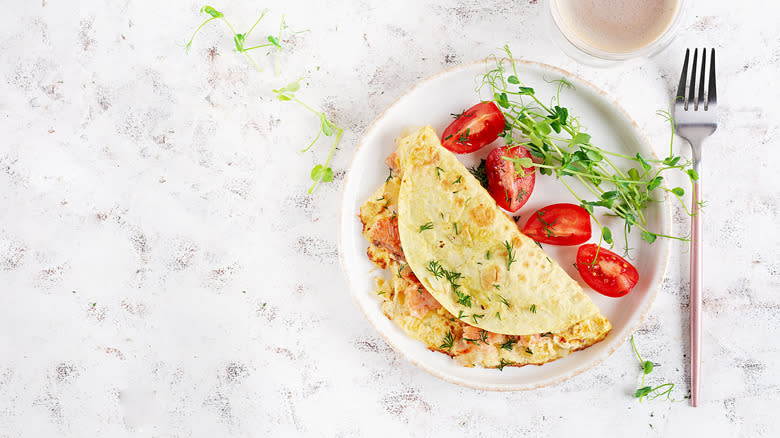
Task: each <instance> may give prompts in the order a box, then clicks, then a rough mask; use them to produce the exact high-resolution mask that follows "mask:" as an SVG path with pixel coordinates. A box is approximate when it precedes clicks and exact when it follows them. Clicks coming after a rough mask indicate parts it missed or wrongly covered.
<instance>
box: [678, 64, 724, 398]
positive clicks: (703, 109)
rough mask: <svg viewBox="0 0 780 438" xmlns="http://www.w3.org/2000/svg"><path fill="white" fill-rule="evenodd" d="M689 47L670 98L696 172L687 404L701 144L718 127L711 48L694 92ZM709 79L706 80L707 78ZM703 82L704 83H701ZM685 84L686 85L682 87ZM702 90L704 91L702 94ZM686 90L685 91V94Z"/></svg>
mask: <svg viewBox="0 0 780 438" xmlns="http://www.w3.org/2000/svg"><path fill="white" fill-rule="evenodd" d="M689 55H690V49H686V50H685V62H684V63H683V68H682V74H681V75H680V86H679V88H678V89H677V95H676V96H675V99H674V121H675V128H676V130H677V134H678V135H679V136H680V137H682V138H684V139H686V140H688V143H690V144H691V150H692V155H693V170H694V171H695V172H696V173H697V174H698V175H699V178H698V180H696V181H694V182H693V195H692V202H691V214H692V216H691V285H690V288H691V289H690V292H691V297H690V300H691V305H690V318H691V331H690V335H691V336H690V340H691V405H692V406H697V405H698V404H699V377H700V375H701V307H702V304H701V302H702V296H701V289H702V266H701V260H702V239H701V215H700V214H699V201H700V200H701V152H702V151H701V143H702V141H703V140H704V139H705V138H706V137H709V136H710V135H712V133H713V132H715V129H717V128H718V111H717V109H718V106H717V95H716V93H715V49H711V52H710V65H709V72H708V73H709V74H708V75H707V74H706V73H705V70H707V68H706V67H707V49H702V51H701V63H700V71H699V75H698V76H699V83H698V93H697V92H696V85H697V84H696V76H697V71H696V67H697V61H698V60H699V56H698V55H699V49H696V50H694V51H693V64H692V67H691V70H690V77H689V75H688V58H689ZM707 78H709V81H707ZM705 82H707V84H706V86H705ZM686 85H687V86H686ZM705 89H706V90H707V93H706V94H705V92H704V91H705ZM686 91H687V93H686Z"/></svg>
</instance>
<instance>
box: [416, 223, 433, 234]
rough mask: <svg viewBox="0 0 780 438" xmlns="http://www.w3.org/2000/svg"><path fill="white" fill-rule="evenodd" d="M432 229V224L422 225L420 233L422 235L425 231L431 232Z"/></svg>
mask: <svg viewBox="0 0 780 438" xmlns="http://www.w3.org/2000/svg"><path fill="white" fill-rule="evenodd" d="M431 229H433V222H427V223H424V224H422V225H420V231H419V232H420V233H422V232H423V231H425V230H431Z"/></svg>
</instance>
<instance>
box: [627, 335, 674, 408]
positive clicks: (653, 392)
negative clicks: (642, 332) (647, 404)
mask: <svg viewBox="0 0 780 438" xmlns="http://www.w3.org/2000/svg"><path fill="white" fill-rule="evenodd" d="M631 346H632V347H633V348H634V353H635V354H636V357H637V359H639V364H640V367H641V368H642V383H641V384H640V387H639V389H637V390H636V392H635V393H634V397H636V398H638V399H639V401H640V402H641V401H642V398H643V397H647V398H648V399H650V400H655V399H657V398H658V397H662V396H666V399H667V400H669V401H676V400H674V399H672V398H671V394H672V390H673V389H674V383H663V384H661V385H658V386H655V387H653V386H645V377H646V376H647V375H648V374H650V373H652V372H653V369H655V366H656V365H657V364H655V363H653V362H652V361H649V360H643V359H642V356H641V355H640V354H639V350H637V348H636V343H635V342H634V336H633V335H632V336H631ZM683 398H687V397H683Z"/></svg>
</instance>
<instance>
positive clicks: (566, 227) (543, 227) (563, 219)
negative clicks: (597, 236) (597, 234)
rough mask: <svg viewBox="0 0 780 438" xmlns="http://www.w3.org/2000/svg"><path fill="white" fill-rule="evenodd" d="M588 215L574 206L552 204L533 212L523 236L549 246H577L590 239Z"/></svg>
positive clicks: (585, 211)
mask: <svg viewBox="0 0 780 438" xmlns="http://www.w3.org/2000/svg"><path fill="white" fill-rule="evenodd" d="M590 233H591V231H590V215H589V214H588V211H587V210H585V209H584V208H582V207H580V206H579V205H574V204H566V203H563V204H553V205H548V206H547V207H544V208H541V209H539V210H537V211H536V212H534V214H532V215H531V217H529V218H528V221H527V222H526V223H525V226H524V227H523V234H525V235H526V236H528V237H530V238H532V239H534V240H535V241H537V242H541V243H549V244H550V245H561V246H566V245H579V244H581V243H585V242H587V241H588V239H590Z"/></svg>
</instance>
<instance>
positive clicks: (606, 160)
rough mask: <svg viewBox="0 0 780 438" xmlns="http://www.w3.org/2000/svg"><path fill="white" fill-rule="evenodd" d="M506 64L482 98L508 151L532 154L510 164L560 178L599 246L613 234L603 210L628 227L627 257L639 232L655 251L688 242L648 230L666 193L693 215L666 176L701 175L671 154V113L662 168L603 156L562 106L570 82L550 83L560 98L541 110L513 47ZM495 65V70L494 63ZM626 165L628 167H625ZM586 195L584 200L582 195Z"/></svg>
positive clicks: (487, 78)
mask: <svg viewBox="0 0 780 438" xmlns="http://www.w3.org/2000/svg"><path fill="white" fill-rule="evenodd" d="M504 52H505V57H497V56H495V57H491V58H490V61H488V62H489V65H488V66H487V68H486V72H485V73H484V74H483V75H482V78H481V85H480V86H479V87H478V91H479V92H480V94H481V95H483V96H485V95H486V96H489V97H490V98H491V99H493V100H495V102H496V104H497V105H498V106H499V108H500V109H501V111H502V113H503V114H504V119H505V120H506V128H505V130H504V132H503V133H502V134H501V136H502V137H503V138H504V142H505V143H506V144H511V145H522V146H524V147H526V148H527V149H528V151H529V152H530V153H531V156H533V157H534V159H533V161H532V160H529V159H523V160H525V161H522V162H521V161H520V160H519V159H510V161H514V162H515V167H516V168H519V167H530V166H534V167H536V168H537V169H538V170H539V173H540V174H542V175H550V176H555V177H556V179H557V180H558V181H560V182H561V183H562V184H563V185H564V186H565V187H566V189H567V190H568V191H569V192H570V193H571V194H572V196H574V197H575V199H577V201H578V203H579V204H580V205H582V206H583V207H584V208H585V209H586V210H587V211H588V213H589V214H590V215H591V217H592V218H593V219H594V221H595V222H596V224H597V225H598V227H599V229H600V230H601V240H602V241H603V242H606V243H607V244H609V245H613V244H614V241H613V235H612V231H611V230H610V229H609V228H607V227H605V226H603V225H602V224H601V223H600V221H599V219H598V217H597V216H596V215H595V209H596V208H603V209H606V210H607V211H606V214H607V215H610V216H616V217H618V218H620V219H622V220H623V231H624V232H623V235H624V239H625V243H626V251H628V247H629V245H628V235H629V233H630V232H631V231H632V229H634V228H636V229H638V230H639V231H640V232H641V233H642V238H643V240H644V241H645V242H648V243H652V242H654V241H655V240H656V238H658V237H666V238H672V239H678V240H683V241H687V240H688V239H687V238H685V237H678V236H671V235H665V234H660V233H658V232H655V231H653V230H650V229H649V226H648V223H647V217H646V210H647V208H648V207H649V206H650V205H652V204H653V203H657V202H661V201H662V200H663V197H662V196H661V195H663V194H664V193H665V192H669V193H671V194H672V195H674V196H675V197H676V199H677V200H678V201H679V202H680V203H681V204H682V205H683V207H684V208H685V209H686V212H688V214H691V213H690V211H689V210H688V208H687V206H686V204H685V202H684V201H683V199H682V196H683V195H684V194H685V190H684V189H683V188H681V187H675V188H673V189H668V188H666V187H664V186H663V185H662V184H663V181H664V177H663V176H662V174H663V173H665V172H669V171H677V172H682V173H683V174H685V175H686V176H687V177H688V179H690V181H691V183H693V182H694V181H696V180H697V179H698V175H697V173H696V172H695V170H693V169H692V168H691V167H690V165H691V163H690V161H688V160H682V158H681V157H680V156H676V155H675V154H674V148H673V141H674V138H673V136H674V126H673V125H674V121H673V120H672V118H671V114H670V113H669V112H668V111H666V112H663V111H660V112H658V114H659V115H661V116H663V117H664V118H665V119H667V120H668V121H670V124H671V125H672V143H671V145H670V151H669V152H670V153H669V156H668V157H666V158H664V159H663V160H657V159H651V158H649V157H645V156H643V155H642V154H639V153H637V154H635V155H627V154H621V153H616V152H612V151H609V150H605V149H602V148H600V147H599V146H598V145H596V144H595V142H594V140H593V138H591V136H590V134H588V133H587V132H584V131H585V127H584V126H582V125H581V124H580V121H579V119H578V118H577V116H576V115H574V114H571V113H570V112H569V109H568V108H567V107H566V106H564V104H563V102H562V100H561V91H562V90H563V89H566V88H573V84H571V83H570V82H569V81H567V80H566V79H565V78H561V79H556V80H550V81H547V82H549V83H554V84H557V93H556V94H555V96H554V98H553V99H552V103H549V104H548V103H545V102H542V101H541V100H540V99H539V98H538V97H537V96H536V95H535V91H534V89H533V88H530V87H527V86H525V85H524V84H523V82H522V80H521V78H520V77H519V75H518V73H517V66H516V64H515V60H514V58H513V57H512V52H511V51H510V49H509V47H508V46H504ZM493 62H494V65H490V63H493ZM625 162H628V163H629V165H625V164H623V163H625ZM571 180H574V181H577V182H579V183H580V184H581V186H582V187H583V188H582V189H580V188H579V187H578V190H579V191H580V192H578V191H575V186H573V185H572V184H570V183H569V181H571ZM583 190H584V191H585V194H583V193H581V192H582V191H583Z"/></svg>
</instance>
